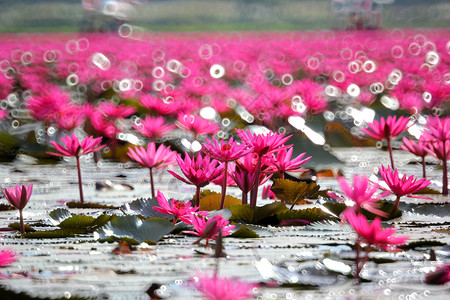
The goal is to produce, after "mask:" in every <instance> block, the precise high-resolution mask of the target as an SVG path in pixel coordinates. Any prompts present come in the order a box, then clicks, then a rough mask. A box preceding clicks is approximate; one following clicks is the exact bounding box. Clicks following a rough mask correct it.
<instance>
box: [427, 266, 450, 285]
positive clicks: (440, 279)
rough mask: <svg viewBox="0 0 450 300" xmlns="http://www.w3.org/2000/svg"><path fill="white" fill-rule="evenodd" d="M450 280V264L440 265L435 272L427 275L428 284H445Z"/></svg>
mask: <svg viewBox="0 0 450 300" xmlns="http://www.w3.org/2000/svg"><path fill="white" fill-rule="evenodd" d="M449 281H450V264H449V263H447V264H444V265H442V266H439V267H437V268H436V270H434V271H433V272H430V273H428V274H427V275H425V279H424V282H425V283H426V284H445V283H447V282H449Z"/></svg>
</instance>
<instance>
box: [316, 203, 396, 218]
mask: <svg viewBox="0 0 450 300" xmlns="http://www.w3.org/2000/svg"><path fill="white" fill-rule="evenodd" d="M378 203H379V209H380V210H381V211H384V212H386V213H388V215H389V214H390V212H391V211H392V209H393V208H394V203H392V202H386V201H378ZM323 206H325V208H327V209H328V210H329V211H330V212H332V213H334V214H335V215H336V216H339V215H340V214H341V213H342V212H343V211H344V210H345V209H346V208H347V205H345V204H344V203H337V202H326V203H324V204H323ZM362 213H363V215H364V216H365V217H366V218H367V219H368V220H373V219H375V217H377V215H376V214H373V213H371V212H368V211H366V210H365V209H363V210H362ZM401 216H402V211H401V210H400V209H398V210H397V212H396V213H395V215H394V217H393V218H389V217H387V218H384V217H381V219H382V220H384V221H386V220H392V219H396V218H399V217H401Z"/></svg>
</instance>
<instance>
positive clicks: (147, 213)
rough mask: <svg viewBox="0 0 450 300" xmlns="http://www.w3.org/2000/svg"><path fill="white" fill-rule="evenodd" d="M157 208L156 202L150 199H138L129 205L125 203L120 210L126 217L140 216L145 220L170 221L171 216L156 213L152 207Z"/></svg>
mask: <svg viewBox="0 0 450 300" xmlns="http://www.w3.org/2000/svg"><path fill="white" fill-rule="evenodd" d="M154 206H156V207H159V204H158V201H156V199H152V198H147V199H144V198H140V199H137V200H134V201H133V202H131V203H126V204H124V205H122V206H121V207H120V209H121V210H122V211H123V212H124V213H125V214H128V215H141V216H143V217H145V218H152V217H159V218H165V219H172V216H169V215H166V214H163V213H160V212H157V211H156V210H154V209H153V207H154Z"/></svg>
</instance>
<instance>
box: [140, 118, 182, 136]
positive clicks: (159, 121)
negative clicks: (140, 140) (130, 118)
mask: <svg viewBox="0 0 450 300" xmlns="http://www.w3.org/2000/svg"><path fill="white" fill-rule="evenodd" d="M133 128H134V129H136V130H137V131H139V132H140V133H141V134H143V135H144V136H146V137H148V138H150V139H152V140H155V139H159V138H162V137H163V136H164V135H166V134H167V133H168V132H170V131H172V130H173V129H175V126H174V125H172V124H170V125H169V124H165V118H164V117H151V116H146V117H145V120H142V121H141V124H140V125H136V124H134V125H133Z"/></svg>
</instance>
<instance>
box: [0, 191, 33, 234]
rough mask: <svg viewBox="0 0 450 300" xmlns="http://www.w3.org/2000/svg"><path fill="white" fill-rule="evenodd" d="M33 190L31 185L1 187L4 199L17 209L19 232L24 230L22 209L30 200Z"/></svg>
mask: <svg viewBox="0 0 450 300" xmlns="http://www.w3.org/2000/svg"><path fill="white" fill-rule="evenodd" d="M32 192H33V185H32V184H30V185H29V186H26V185H17V186H15V187H10V188H5V189H2V193H3V195H4V196H5V198H6V200H8V202H9V203H10V204H11V205H12V206H14V207H15V208H17V209H18V210H19V217H20V232H21V233H24V232H25V227H24V223H23V214H22V211H23V209H24V208H25V206H26V205H27V203H28V201H30V197H31V193H32Z"/></svg>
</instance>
